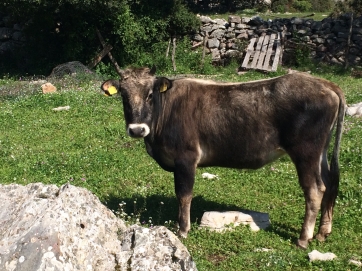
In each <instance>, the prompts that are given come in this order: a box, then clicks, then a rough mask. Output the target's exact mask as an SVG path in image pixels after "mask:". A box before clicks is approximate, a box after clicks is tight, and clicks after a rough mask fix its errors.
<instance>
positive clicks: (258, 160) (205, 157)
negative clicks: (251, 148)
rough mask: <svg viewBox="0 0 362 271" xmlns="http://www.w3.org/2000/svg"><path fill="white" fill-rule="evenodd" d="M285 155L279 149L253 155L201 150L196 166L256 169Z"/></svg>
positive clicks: (282, 150) (283, 151)
mask: <svg viewBox="0 0 362 271" xmlns="http://www.w3.org/2000/svg"><path fill="white" fill-rule="evenodd" d="M285 154H286V152H285V150H284V149H282V148H280V147H277V148H275V149H271V150H264V151H263V152H254V153H253V154H244V153H227V152H217V153H215V151H212V150H208V149H203V150H202V155H201V159H200V161H199V163H198V166H200V167H207V166H221V167H231V168H240V169H242V168H248V169H257V168H261V167H263V166H264V165H266V164H269V163H271V162H273V161H275V160H277V159H278V158H280V157H282V156H283V155H285Z"/></svg>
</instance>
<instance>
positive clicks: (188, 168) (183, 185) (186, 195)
mask: <svg viewBox="0 0 362 271" xmlns="http://www.w3.org/2000/svg"><path fill="white" fill-rule="evenodd" d="M195 171H196V163H195V162H194V161H190V159H187V158H183V159H182V158H181V159H176V160H175V171H174V181H175V192H176V197H177V200H178V204H179V213H178V223H179V227H180V228H179V235H180V236H181V237H184V238H186V237H187V233H188V231H189V230H190V228H191V223H190V209H191V201H192V191H193V186H194V182H195Z"/></svg>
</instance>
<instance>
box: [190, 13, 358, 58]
mask: <svg viewBox="0 0 362 271" xmlns="http://www.w3.org/2000/svg"><path fill="white" fill-rule="evenodd" d="M200 20H201V23H202V25H201V27H200V29H199V31H198V33H196V34H195V35H193V37H192V43H193V47H194V48H195V47H198V46H202V45H203V44H205V45H206V48H207V51H208V52H209V53H211V54H212V60H213V62H214V63H220V64H223V63H224V62H225V61H226V60H228V59H229V58H230V57H233V56H239V57H242V54H243V53H244V50H245V48H246V45H247V44H248V41H249V40H250V39H251V38H254V37H260V36H262V35H269V34H272V33H277V32H280V33H284V38H282V43H283V44H284V57H283V61H287V58H288V56H291V55H292V54H294V53H295V50H296V47H297V46H303V45H304V46H307V47H308V48H309V51H310V56H311V57H312V58H315V59H318V60H322V61H326V62H331V63H335V64H340V65H344V64H345V62H346V60H347V61H348V63H349V64H351V65H360V64H361V57H362V16H361V17H357V18H354V19H353V21H352V25H351V15H350V14H345V15H343V16H340V17H339V18H325V19H323V20H322V21H314V20H313V19H310V18H291V19H274V20H263V19H261V18H260V17H252V18H241V17H239V16H229V18H228V21H226V20H224V19H216V20H212V19H210V18H209V17H206V16H200ZM205 39H206V40H205Z"/></svg>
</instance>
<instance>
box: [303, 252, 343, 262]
mask: <svg viewBox="0 0 362 271" xmlns="http://www.w3.org/2000/svg"><path fill="white" fill-rule="evenodd" d="M308 257H309V260H310V261H311V262H313V261H331V260H333V259H334V258H336V257H337V256H336V255H335V254H334V253H331V252H326V253H321V252H319V251H318V250H313V251H312V252H309V253H308Z"/></svg>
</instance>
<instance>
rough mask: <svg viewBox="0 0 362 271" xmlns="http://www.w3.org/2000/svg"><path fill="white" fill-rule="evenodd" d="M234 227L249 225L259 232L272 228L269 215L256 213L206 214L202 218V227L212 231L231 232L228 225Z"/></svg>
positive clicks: (212, 212)
mask: <svg viewBox="0 0 362 271" xmlns="http://www.w3.org/2000/svg"><path fill="white" fill-rule="evenodd" d="M230 224H233V225H234V226H239V225H241V224H243V225H249V226H250V228H251V230H252V231H259V230H260V229H266V228H267V227H268V226H270V220H269V215H268V214H267V213H260V212H255V211H249V210H244V211H243V212H238V211H229V212H216V211H211V212H205V213H204V215H203V216H202V218H201V223H200V227H207V228H210V230H215V231H218V232H222V231H224V230H230V227H227V226H228V225H230Z"/></svg>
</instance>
